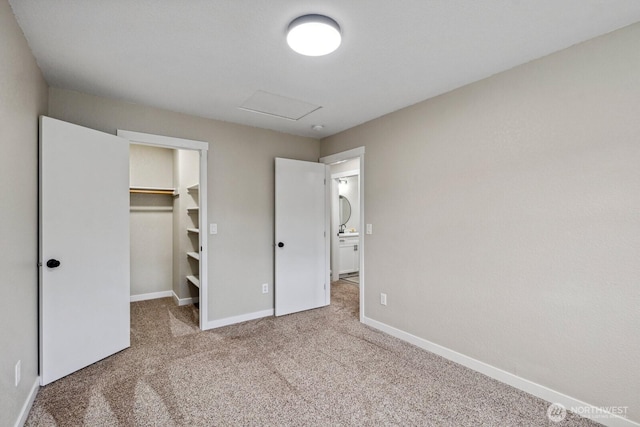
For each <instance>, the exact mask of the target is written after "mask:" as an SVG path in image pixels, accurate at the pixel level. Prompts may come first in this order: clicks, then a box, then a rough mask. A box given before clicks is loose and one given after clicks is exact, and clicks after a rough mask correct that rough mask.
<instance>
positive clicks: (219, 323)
mask: <svg viewBox="0 0 640 427" xmlns="http://www.w3.org/2000/svg"><path fill="white" fill-rule="evenodd" d="M274 313H275V311H274V309H273V308H270V309H268V310H262V311H256V312H253V313H247V314H241V315H239V316H231V317H225V318H224V319H217V320H210V321H209V322H207V323H206V324H205V328H204V329H205V330H207V329H215V328H221V327H223V326H229V325H233V324H236V323H242V322H246V321H248V320H255V319H261V318H263V317H269V316H273V315H274Z"/></svg>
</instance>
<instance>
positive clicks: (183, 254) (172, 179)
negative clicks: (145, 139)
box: [129, 143, 200, 330]
mask: <svg viewBox="0 0 640 427" xmlns="http://www.w3.org/2000/svg"><path fill="white" fill-rule="evenodd" d="M199 175H200V174H199V159H198V152H197V151H194V150H183V149H173V148H165V147H155V146H149V145H141V144H134V143H131V144H130V147H129V180H130V181H129V183H130V190H129V192H130V196H129V200H130V207H129V220H130V222H129V224H130V227H129V229H130V253H131V258H130V259H131V262H130V266H131V290H130V293H131V302H139V301H148V302H145V303H144V304H142V306H145V307H146V306H149V307H151V306H153V304H154V303H153V302H151V301H149V300H157V299H159V298H167V297H169V298H172V299H173V301H171V302H169V303H167V301H168V300H165V301H164V302H163V301H156V302H155V303H158V304H159V303H162V304H164V305H166V306H167V307H169V308H170V310H169V317H170V320H171V321H172V322H173V323H176V324H181V325H182V324H184V325H183V326H184V327H186V326H188V327H190V328H192V329H195V330H197V329H198V327H199V324H200V322H199V311H198V305H199V290H198V287H199V280H198V278H199V276H200V271H199V261H200V257H199V252H200V251H199V247H200V242H199V233H195V232H193V230H196V229H198V228H199V226H198V212H199V209H198V207H199V206H198V202H199V194H198V193H199V192H198V191H197V189H198V188H199V185H198V184H199ZM173 303H175V304H173ZM138 305H140V304H138ZM172 305H176V306H189V307H185V308H188V310H176V309H174V308H171V307H172ZM133 309H134V307H133V306H132V313H133ZM184 327H181V328H178V329H181V330H182V329H184Z"/></svg>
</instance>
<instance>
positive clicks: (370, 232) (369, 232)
mask: <svg viewBox="0 0 640 427" xmlns="http://www.w3.org/2000/svg"><path fill="white" fill-rule="evenodd" d="M366 234H373V224H367V230H366Z"/></svg>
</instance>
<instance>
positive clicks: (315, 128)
mask: <svg viewBox="0 0 640 427" xmlns="http://www.w3.org/2000/svg"><path fill="white" fill-rule="evenodd" d="M311 129H313V130H315V131H316V132H320V131H321V130H322V129H324V125H313V126H311Z"/></svg>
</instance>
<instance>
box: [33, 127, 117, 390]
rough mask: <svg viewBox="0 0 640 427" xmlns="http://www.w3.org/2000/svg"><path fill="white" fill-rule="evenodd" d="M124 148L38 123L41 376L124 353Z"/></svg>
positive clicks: (104, 137) (106, 138)
mask: <svg viewBox="0 0 640 427" xmlns="http://www.w3.org/2000/svg"><path fill="white" fill-rule="evenodd" d="M128 188H129V141H127V140H125V139H123V138H119V137H117V136H113V135H109V134H105V133H102V132H98V131H95V130H92V129H87V128H83V127H81V126H76V125H72V124H70V123H66V122H62V121H60V120H55V119H52V118H49V117H41V118H40V263H41V264H42V265H41V267H40V375H41V384H42V385H45V384H48V383H50V382H52V381H55V380H57V379H59V378H61V377H64V376H65V375H68V374H70V373H72V372H75V371H77V370H78V369H81V368H83V367H85V366H87V365H90V364H92V363H94V362H96V361H98V360H100V359H103V358H105V357H107V356H109V355H111V354H113V353H115V352H117V351H120V350H122V349H124V348H127V347H129V191H128Z"/></svg>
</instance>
